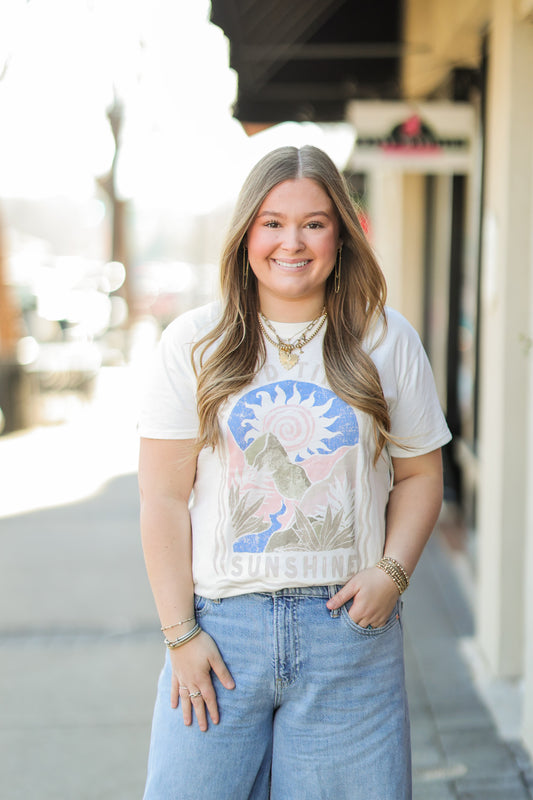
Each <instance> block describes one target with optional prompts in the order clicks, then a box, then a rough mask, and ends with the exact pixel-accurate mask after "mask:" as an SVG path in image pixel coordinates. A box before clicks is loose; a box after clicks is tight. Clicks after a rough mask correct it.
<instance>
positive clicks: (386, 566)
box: [376, 556, 409, 594]
mask: <svg viewBox="0 0 533 800" xmlns="http://www.w3.org/2000/svg"><path fill="white" fill-rule="evenodd" d="M376 567H379V569H382V570H383V572H386V573H387V575H389V576H390V577H391V578H392V580H393V581H394V583H395V584H396V588H397V589H398V591H399V593H400V594H403V593H404V592H405V590H406V589H407V587H408V586H409V575H408V574H407V572H406V570H405V569H404V567H402V565H401V564H400V562H399V561H396V559H395V558H391V557H390V556H383V558H382V559H381V561H378V563H377V564H376Z"/></svg>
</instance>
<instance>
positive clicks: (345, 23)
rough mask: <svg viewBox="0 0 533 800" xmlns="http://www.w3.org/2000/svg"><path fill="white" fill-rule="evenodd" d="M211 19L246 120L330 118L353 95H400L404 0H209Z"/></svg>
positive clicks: (237, 109)
mask: <svg viewBox="0 0 533 800" xmlns="http://www.w3.org/2000/svg"><path fill="white" fill-rule="evenodd" d="M211 21H212V22H213V23H214V24H215V25H217V26H218V27H220V28H222V30H223V31H224V33H225V34H226V36H227V37H228V39H229V40H230V66H231V67H232V68H233V69H235V70H236V72H237V74H238V94H237V98H236V102H235V105H234V116H235V117H236V118H237V119H238V120H241V121H242V122H257V123H262V122H264V123H268V122H284V121H288V120H294V121H303V120H312V121H316V122H332V121H338V120H342V119H344V110H345V106H346V103H347V102H348V101H349V100H352V99H389V100H392V99H399V98H400V97H401V88H400V63H401V56H402V50H403V42H402V0H373V2H368V0H367V1H366V2H363V0H307V1H306V2H298V0H295V2H291V0H212V3H211Z"/></svg>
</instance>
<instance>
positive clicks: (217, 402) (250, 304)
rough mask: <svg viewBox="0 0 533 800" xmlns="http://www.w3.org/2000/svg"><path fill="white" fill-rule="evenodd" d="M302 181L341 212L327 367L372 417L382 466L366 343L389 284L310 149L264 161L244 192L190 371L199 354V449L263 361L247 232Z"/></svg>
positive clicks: (324, 158)
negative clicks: (278, 190) (264, 209)
mask: <svg viewBox="0 0 533 800" xmlns="http://www.w3.org/2000/svg"><path fill="white" fill-rule="evenodd" d="M297 178H311V179H312V180H314V181H316V183H317V184H318V185H319V186H321V188H322V189H323V190H324V191H325V192H326V194H327V195H328V196H329V197H330V199H331V201H332V202H333V205H334V207H335V209H336V212H337V214H338V219H339V229H340V237H341V239H342V241H343V248H342V274H341V279H340V288H339V291H338V292H335V289H334V275H333V271H332V273H331V274H330V276H329V278H328V280H327V282H326V301H325V304H326V310H327V313H328V323H327V327H326V332H325V335H324V344H323V356H324V366H325V371H326V377H327V380H328V383H329V385H330V387H331V388H332V389H333V391H334V392H335V393H336V394H337V395H338V396H339V397H340V398H342V400H344V401H345V402H346V403H348V404H349V405H351V406H354V407H355V408H358V409H359V410H361V411H364V412H366V413H368V414H370V415H371V417H372V420H373V426H374V437H375V441H376V461H377V459H378V458H379V455H380V453H381V451H382V449H383V447H384V445H385V443H386V442H387V441H389V440H390V439H391V437H390V435H389V431H390V417H389V411H388V407H387V403H386V401H385V398H384V396H383V390H382V387H381V382H380V378H379V374H378V371H377V369H376V366H375V364H374V362H373V361H372V359H371V358H370V356H369V355H368V354H367V353H366V352H365V350H364V349H363V346H362V344H363V341H364V339H365V336H366V335H367V333H368V332H369V329H370V328H371V326H372V325H373V324H374V323H375V322H376V321H377V319H378V318H379V317H381V318H382V320H383V325H385V324H386V320H385V315H384V304H385V297H386V285H385V279H384V277H383V273H382V272H381V269H380V267H379V265H378V263H377V261H376V259H375V257H374V254H373V252H372V249H371V247H370V245H369V243H368V241H367V239H366V237H365V234H364V233H363V230H362V228H361V225H360V223H359V220H358V218H357V214H356V211H355V207H354V204H353V202H352V200H351V198H350V194H349V191H348V188H347V186H346V183H345V181H344V178H343V177H342V175H341V174H340V173H339V171H338V169H337V168H336V166H335V164H334V163H333V161H332V160H331V159H330V158H329V156H328V155H327V154H326V153H324V152H323V151H322V150H320V149H318V148H317V147H312V146H310V145H306V146H305V147H302V148H300V149H298V148H296V147H280V148H278V149H277V150H274V151H272V152H271V153H269V154H268V155H266V156H264V157H263V158H262V159H261V160H260V161H259V162H258V163H257V164H256V166H255V167H254V168H253V169H252V171H251V173H250V174H249V176H248V178H247V179H246V181H245V182H244V185H243V187H242V189H241V192H240V194H239V197H238V200H237V204H236V207H235V211H234V214H233V219H232V221H231V224H230V227H229V232H228V234H227V237H226V241H225V245H224V248H223V252H222V257H221V271H220V282H221V293H222V303H223V311H222V316H221V318H220V321H219V322H218V324H217V325H216V326H215V327H214V328H213V330H211V331H210V332H209V333H208V334H207V335H206V336H204V337H203V338H202V339H201V340H200V341H199V342H197V343H196V345H195V346H194V348H193V353H192V358H193V365H194V364H195V363H196V355H197V354H199V360H198V363H199V369H198V372H197V377H198V389H197V404H198V414H199V418H200V427H199V435H198V446H199V447H204V446H211V447H215V446H216V445H217V443H218V442H219V437H220V429H219V422H218V411H219V409H220V406H221V405H222V403H223V402H224V401H225V400H226V399H227V398H228V396H230V395H232V394H235V393H236V392H238V391H239V390H241V389H243V388H244V387H245V386H247V385H248V384H249V383H250V382H251V381H252V380H253V378H254V376H255V374H256V373H257V371H258V370H259V369H260V368H261V366H262V365H263V364H264V363H265V359H266V349H265V343H264V340H263V336H262V335H261V332H260V328H259V325H258V314H259V295H258V289H257V280H256V278H255V276H254V274H253V272H252V271H251V270H250V272H249V276H248V281H247V286H246V287H245V283H244V281H243V266H244V264H245V260H246V254H245V240H246V234H247V231H248V229H249V227H250V225H251V223H252V222H253V221H254V219H255V217H256V215H257V213H258V211H259V208H260V207H261V205H262V203H263V201H264V200H265V198H266V196H267V195H268V193H269V192H270V191H271V190H272V189H273V188H274V187H275V186H277V185H278V184H279V183H282V182H283V181H287V180H294V179H297ZM384 330H385V328H384ZM215 345H216V346H215ZM208 349H209V350H210V352H209V353H207V351H208Z"/></svg>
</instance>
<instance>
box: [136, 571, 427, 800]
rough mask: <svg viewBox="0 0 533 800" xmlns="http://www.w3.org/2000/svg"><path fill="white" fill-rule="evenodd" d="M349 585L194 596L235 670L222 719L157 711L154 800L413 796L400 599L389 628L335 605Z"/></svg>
mask: <svg viewBox="0 0 533 800" xmlns="http://www.w3.org/2000/svg"><path fill="white" fill-rule="evenodd" d="M338 588H339V587H335V586H319V587H308V588H303V589H284V590H282V591H279V592H274V593H273V594H263V593H260V594H247V595H240V596H238V597H231V598H227V599H223V600H207V599H205V598H202V597H197V598H196V613H197V618H198V621H199V622H200V624H201V626H202V628H204V630H206V631H207V632H208V633H209V634H210V635H211V636H212V637H213V639H214V640H215V641H216V642H217V644H218V647H219V649H220V652H221V654H222V657H223V658H224V660H225V662H226V664H227V666H228V669H229V670H230V672H231V674H232V675H233V678H234V680H235V684H236V686H235V689H233V690H232V691H229V690H227V689H224V688H223V687H222V686H221V684H220V682H219V681H218V679H217V678H216V676H213V680H214V682H215V689H216V692H217V699H218V704H219V709H220V723H219V725H213V724H210V726H209V729H208V730H207V731H206V732H204V733H202V732H201V731H200V730H199V729H198V725H197V723H196V720H194V722H193V725H192V726H191V727H186V726H185V725H184V724H183V719H182V712H181V708H180V707H178V708H177V709H172V708H171V707H170V675H171V672H170V663H169V659H168V657H167V659H166V663H165V666H164V668H163V671H162V673H161V677H160V680H159V686H158V695H157V701H156V706H155V711H154V719H153V727H152V740H151V746H150V757H149V762H148V778H147V783H146V791H145V795H144V798H145V800H268V798H272V800H410V798H411V748H410V738H409V718H408V711H407V698H406V693H405V685H404V666H403V636H402V627H401V619H400V610H399V609H400V603H399V604H398V607H397V608H396V609H395V610H394V612H393V614H392V615H391V617H390V619H389V621H388V622H387V624H386V625H385V626H384V627H383V628H377V629H373V630H366V629H363V628H360V627H359V626H358V625H356V624H355V623H354V622H353V621H352V619H351V618H350V617H349V615H348V611H347V609H346V607H344V608H342V609H340V610H337V611H329V610H328V609H327V608H326V602H327V600H328V598H329V597H330V596H332V595H333V594H335V591H336V590H337V589H338Z"/></svg>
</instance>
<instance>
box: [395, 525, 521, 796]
mask: <svg viewBox="0 0 533 800" xmlns="http://www.w3.org/2000/svg"><path fill="white" fill-rule="evenodd" d="M405 610H406V613H405V620H406V623H405V655H406V666H407V684H408V692H409V702H410V711H411V722H412V738H413V768H414V798H415V800H526V798H532V797H533V767H532V764H531V760H530V758H529V756H528V755H527V753H526V752H525V750H524V748H523V747H522V745H521V744H520V742H519V740H518V733H517V732H516V731H515V735H516V738H511V739H508V738H507V737H506V738H505V739H504V738H503V737H502V735H501V734H500V733H499V732H498V728H497V727H496V724H495V722H494V719H493V716H492V715H491V713H490V711H489V708H488V705H487V703H486V702H484V701H483V697H482V696H481V694H480V692H479V691H478V689H477V686H476V682H475V680H474V679H473V674H474V672H475V670H474V669H473V668H472V667H471V664H473V659H474V657H475V654H476V650H475V644H474V641H473V639H472V637H473V619H472V613H471V608H470V604H469V603H468V601H467V599H466V598H465V594H464V592H463V589H462V581H461V580H459V578H458V573H457V571H456V569H455V568H454V566H453V563H452V560H451V557H450V553H449V551H448V548H447V546H446V544H445V541H444V538H443V537H442V536H441V535H440V533H439V529H438V528H437V531H436V532H435V533H434V534H433V537H432V539H431V540H430V542H429V544H428V546H427V548H426V550H425V552H424V554H423V556H422V559H421V561H420V563H419V565H418V567H417V570H416V572H415V574H414V576H413V579H412V581H411V586H410V588H409V591H408V592H407V593H406V601H405ZM515 727H516V728H517V727H518V726H515Z"/></svg>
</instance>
